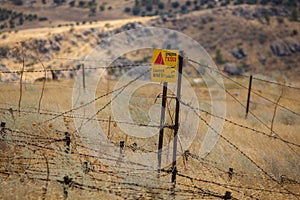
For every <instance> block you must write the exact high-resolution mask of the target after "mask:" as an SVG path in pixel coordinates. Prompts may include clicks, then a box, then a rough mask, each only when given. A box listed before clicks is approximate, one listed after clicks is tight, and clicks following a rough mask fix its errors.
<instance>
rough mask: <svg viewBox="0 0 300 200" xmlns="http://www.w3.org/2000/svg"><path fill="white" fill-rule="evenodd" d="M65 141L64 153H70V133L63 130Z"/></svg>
mask: <svg viewBox="0 0 300 200" xmlns="http://www.w3.org/2000/svg"><path fill="white" fill-rule="evenodd" d="M65 141H66V151H65V152H66V153H67V154H69V153H70V144H71V138H70V133H68V132H65Z"/></svg>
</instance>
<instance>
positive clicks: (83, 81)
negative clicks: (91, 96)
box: [81, 64, 85, 89]
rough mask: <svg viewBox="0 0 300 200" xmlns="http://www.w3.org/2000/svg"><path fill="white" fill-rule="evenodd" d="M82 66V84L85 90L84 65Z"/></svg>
mask: <svg viewBox="0 0 300 200" xmlns="http://www.w3.org/2000/svg"><path fill="white" fill-rule="evenodd" d="M81 66H82V84H83V88H84V89H85V72H84V64H82V65H81Z"/></svg>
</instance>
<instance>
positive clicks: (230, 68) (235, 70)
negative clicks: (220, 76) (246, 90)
mask: <svg viewBox="0 0 300 200" xmlns="http://www.w3.org/2000/svg"><path fill="white" fill-rule="evenodd" d="M224 72H226V73H227V74H229V75H231V76H240V75H242V74H243V70H242V69H241V68H239V67H237V66H236V65H235V64H234V63H226V64H225V66H224Z"/></svg>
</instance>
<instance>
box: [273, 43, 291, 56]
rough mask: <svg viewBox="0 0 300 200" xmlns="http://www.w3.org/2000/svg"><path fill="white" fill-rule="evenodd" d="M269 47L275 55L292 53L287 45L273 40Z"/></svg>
mask: <svg viewBox="0 0 300 200" xmlns="http://www.w3.org/2000/svg"><path fill="white" fill-rule="evenodd" d="M270 48H271V50H272V52H273V53H274V54H275V55H276V56H279V57H280V56H289V55H291V54H292V52H291V50H290V49H289V47H288V45H286V44H285V43H281V42H277V41H275V42H272V44H271V45H270Z"/></svg>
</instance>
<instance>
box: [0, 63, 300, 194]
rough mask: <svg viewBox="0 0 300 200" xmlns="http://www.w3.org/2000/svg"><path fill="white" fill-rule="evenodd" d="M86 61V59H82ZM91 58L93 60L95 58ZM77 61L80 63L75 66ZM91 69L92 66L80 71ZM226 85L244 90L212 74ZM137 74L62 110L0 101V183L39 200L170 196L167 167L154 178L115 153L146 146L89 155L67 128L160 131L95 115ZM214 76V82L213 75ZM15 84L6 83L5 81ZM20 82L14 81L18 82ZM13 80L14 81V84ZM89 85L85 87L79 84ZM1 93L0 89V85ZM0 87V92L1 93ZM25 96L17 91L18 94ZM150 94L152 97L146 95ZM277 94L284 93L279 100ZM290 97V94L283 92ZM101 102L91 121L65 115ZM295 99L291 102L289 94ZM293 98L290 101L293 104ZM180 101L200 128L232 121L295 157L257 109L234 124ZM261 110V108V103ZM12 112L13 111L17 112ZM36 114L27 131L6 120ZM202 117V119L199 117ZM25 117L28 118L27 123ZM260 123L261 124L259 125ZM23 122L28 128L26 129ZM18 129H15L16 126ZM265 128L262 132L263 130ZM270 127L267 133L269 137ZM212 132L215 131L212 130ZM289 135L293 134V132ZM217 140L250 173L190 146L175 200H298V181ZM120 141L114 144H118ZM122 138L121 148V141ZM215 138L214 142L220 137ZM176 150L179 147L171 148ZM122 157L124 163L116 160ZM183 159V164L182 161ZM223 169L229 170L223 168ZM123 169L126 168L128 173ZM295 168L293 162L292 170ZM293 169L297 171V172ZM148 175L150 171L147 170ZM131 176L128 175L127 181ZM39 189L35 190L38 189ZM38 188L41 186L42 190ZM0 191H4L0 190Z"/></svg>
mask: <svg viewBox="0 0 300 200" xmlns="http://www.w3.org/2000/svg"><path fill="white" fill-rule="evenodd" d="M57 59H67V60H71V61H73V62H80V63H81V62H83V60H80V59H69V58H57ZM84 61H86V60H84ZM189 61H190V62H193V63H194V64H198V65H201V64H200V63H197V62H195V61H193V60H189ZM91 62H96V61H95V60H93V61H91ZM141 65H142V66H145V67H149V63H146V64H143V63H138V64H130V65H118V66H110V67H104V66H103V67H102V66H101V67H97V69H100V68H101V69H104V70H109V69H112V68H122V69H131V68H133V67H139V66H141ZM81 66H82V65H81ZM201 66H203V67H204V68H208V69H209V70H213V69H212V68H210V67H209V66H205V65H201ZM85 69H86V70H88V69H91V70H93V69H96V68H85ZM79 70H81V69H80V68H72V69H69V68H65V69H64V68H61V69H44V70H30V71H26V70H14V71H5V72H2V71H1V72H0V73H5V74H18V75H22V74H23V73H44V72H45V71H47V72H51V71H79ZM218 73H220V74H221V76H222V77H224V78H225V79H226V80H228V81H229V82H231V83H234V84H236V85H237V86H238V88H241V89H243V90H245V89H248V88H247V87H245V86H243V85H242V84H240V83H239V82H238V81H237V80H234V79H233V78H231V77H229V76H227V75H225V74H224V73H222V72H218ZM143 75H144V74H140V75H139V76H137V77H136V78H132V79H131V81H129V82H128V83H126V84H124V85H123V86H122V87H120V88H117V89H114V90H110V91H106V90H103V89H100V90H99V92H101V94H100V95H99V96H96V97H95V98H94V99H92V100H90V101H89V102H87V103H85V104H83V105H81V106H79V107H76V108H73V109H68V110H65V111H57V110H51V109H48V108H47V109H45V108H44V107H41V108H40V106H38V107H34V106H31V107H30V106H29V107H28V106H26V107H23V106H19V105H18V104H13V103H9V102H3V103H0V105H1V106H0V112H1V114H0V115H1V116H2V117H1V118H2V119H1V132H0V133H1V135H0V136H1V138H0V143H1V150H2V152H0V160H1V162H0V163H1V167H0V174H1V175H0V177H1V181H2V182H6V183H9V182H12V181H16V179H17V180H19V181H20V182H21V183H26V184H33V183H34V184H33V185H34V186H32V189H31V192H32V193H33V194H35V195H37V196H40V197H41V198H43V199H47V198H49V196H50V194H51V193H54V194H55V195H58V196H59V197H61V198H63V199H68V198H72V195H73V197H74V195H75V196H76V195H89V196H95V197H96V196H97V195H98V193H99V192H100V193H101V195H107V197H111V196H114V197H120V198H138V197H148V198H151V197H152V198H158V199H161V198H166V197H169V196H170V195H171V192H170V188H171V184H170V181H169V177H170V175H171V171H170V169H168V168H164V169H163V170H162V175H161V178H160V179H159V180H157V178H156V177H155V172H156V169H153V168H152V167H150V166H147V165H144V164H143V163H135V162H126V161H122V155H121V154H122V151H124V150H126V151H132V152H140V153H142V152H155V151H154V150H153V149H151V148H149V147H147V146H146V147H145V146H139V145H138V144H137V143H132V144H129V143H126V141H121V140H120V141H117V140H118V139H119V138H117V139H116V140H114V141H113V142H114V144H115V146H120V156H119V157H114V156H112V155H101V154H99V153H100V152H99V153H98V154H97V156H95V154H91V153H90V152H91V151H94V152H96V153H97V151H98V150H96V149H92V148H91V147H87V146H86V145H83V144H82V142H81V141H80V137H79V135H78V133H77V131H76V130H75V129H74V128H73V127H72V125H71V121H69V120H70V119H76V118H78V119H84V120H96V121H98V122H99V123H105V124H109V123H113V124H116V125H117V124H121V123H123V124H130V125H132V126H136V127H139V126H144V127H152V128H157V129H159V128H160V125H159V124H157V125H149V124H147V123H133V122H129V121H118V120H114V119H108V118H101V117H100V118H99V116H98V114H99V113H101V112H103V111H104V110H105V109H107V107H108V106H109V105H110V104H111V103H112V101H114V99H113V98H111V99H109V100H107V99H105V98H106V97H110V96H111V95H112V94H117V95H116V96H115V98H118V96H119V95H126V94H123V93H122V92H123V91H124V89H125V88H127V87H128V86H130V85H131V84H133V83H134V82H135V81H137V80H138V79H139V78H140V77H142V76H143ZM243 78H249V76H243ZM254 80H255V81H258V82H262V83H265V84H270V85H276V86H280V87H285V88H287V89H289V90H294V92H295V93H297V92H299V90H300V88H298V87H296V86H292V85H286V84H283V83H277V82H273V81H268V80H264V79H260V78H255V77H254ZM214 81H215V80H214ZM12 83H14V82H8V83H7V84H8V85H10V84H12ZM17 83H20V81H17ZM14 84H15V83H14ZM23 84H26V85H29V86H30V85H32V84H33V83H23ZM48 87H52V88H53V90H55V89H56V88H62V89H73V87H70V86H69V85H64V84H61V83H55V82H49V83H48V82H47V83H46V84H45V88H48ZM85 89H87V90H88V89H89V88H85ZM221 89H224V90H225V92H226V94H227V95H229V96H230V97H231V98H232V99H233V101H234V102H235V103H236V104H237V105H239V106H241V107H242V108H245V106H244V104H243V102H241V101H240V100H239V99H238V98H237V97H236V96H235V95H234V94H233V93H232V92H230V89H226V87H225V88H221ZM1 90H2V88H1ZM14 91H15V92H17V91H19V89H10V90H9V91H8V90H6V89H5V88H4V89H3V93H2V94H4V96H5V95H8V94H9V93H8V92H14ZM1 92H2V91H1ZM251 92H252V93H253V94H255V95H256V96H257V97H259V98H262V99H263V100H265V101H267V102H268V103H271V104H272V105H274V106H275V105H278V107H280V108H281V109H283V110H285V111H286V112H288V113H291V114H292V115H293V116H294V117H295V118H297V119H299V116H300V114H299V111H298V110H294V109H292V108H290V107H288V106H286V105H284V104H282V103H281V104H279V103H278V102H275V101H274V100H273V99H270V98H269V97H267V96H264V95H263V94H264V93H263V94H261V93H258V92H257V91H254V90H253V91H251ZM23 95H24V94H23ZM138 98H141V99H142V98H149V96H138ZM150 98H157V96H155V97H150ZM283 98H284V97H283ZM287 98H292V97H287ZM102 100H103V101H104V102H105V101H107V102H106V103H104V105H102V106H101V107H100V108H98V109H97V113H95V116H97V119H94V118H87V117H85V116H74V115H72V112H73V111H74V109H75V110H76V109H80V108H83V107H85V106H87V105H89V104H91V103H94V102H96V101H102ZM295 100H297V99H295ZM295 102H297V101H295ZM180 103H181V104H182V105H183V106H185V107H187V108H188V109H190V110H192V111H193V112H194V113H195V114H196V115H197V116H198V117H199V119H200V120H201V122H202V123H203V124H204V125H205V126H206V128H207V129H212V130H213V131H214V129H213V127H211V125H210V124H209V122H208V119H209V118H210V117H216V118H221V119H223V120H224V121H225V125H232V126H234V127H236V128H237V129H238V130H240V131H248V132H251V133H252V134H257V135H260V136H262V137H263V140H264V141H265V142H268V141H271V142H274V141H276V142H278V143H282V144H283V145H286V147H288V149H290V150H291V151H292V154H293V155H295V156H296V157H297V159H298V160H297V162H299V148H300V144H299V143H298V141H291V140H289V139H286V138H284V137H283V136H282V134H281V133H280V132H278V131H274V130H271V129H270V127H269V126H268V125H267V123H266V122H264V121H263V120H262V119H261V118H260V117H259V116H258V115H257V114H255V113H253V112H252V111H250V114H251V116H253V118H254V119H256V120H257V121H258V123H259V125H260V126H257V127H255V128H254V127H253V126H252V125H251V124H249V121H248V120H247V119H244V120H243V122H239V121H235V120H233V119H231V118H229V117H220V116H215V115H213V114H211V113H210V112H209V110H205V109H202V108H194V107H193V106H191V105H190V104H189V103H187V102H184V101H181V102H180ZM262 109H263V108H262ZM16 113H20V116H17V115H16ZM34 114H36V115H37V116H39V117H40V119H41V121H38V122H36V123H32V124H31V126H30V128H28V126H25V127H22V126H21V127H18V125H16V124H14V123H12V122H10V121H11V119H10V118H13V121H16V118H18V119H17V121H18V120H20V118H22V117H23V118H25V119H23V120H25V123H30V122H26V115H34ZM202 114H204V116H203V115H202ZM58 120H60V121H63V122H64V127H60V129H54V128H53V126H54V125H53V124H52V123H55V122H56V121H58ZM29 121H30V120H29ZM261 126H262V127H264V128H261ZM26 127H27V128H26ZM20 128H21V129H20ZM165 128H170V125H166V126H165ZM265 130H267V131H265ZM270 131H271V134H270ZM217 134H219V133H217ZM292 134H295V133H292ZM219 135H220V137H221V140H222V142H224V143H225V144H227V145H229V146H230V147H231V148H232V152H236V153H238V154H240V157H241V158H243V159H244V160H245V161H244V162H246V163H249V164H250V165H252V167H253V168H254V172H255V173H251V172H250V171H249V170H247V169H243V168H242V169H236V168H234V169H233V168H232V167H230V166H228V165H224V164H223V163H222V162H220V161H218V160H210V158H209V156H208V157H207V158H200V157H199V156H198V155H197V153H196V152H193V150H187V151H185V152H184V154H183V160H184V163H185V165H186V167H187V168H189V170H191V171H192V172H190V171H189V170H186V169H184V167H183V163H180V164H179V165H180V167H179V170H178V173H177V175H178V177H179V178H178V180H177V187H176V193H175V194H176V196H175V198H176V197H178V198H196V199H197V198H198V199H262V198H265V197H274V198H275V197H276V198H278V199H299V198H300V193H299V192H298V191H299V187H300V185H299V182H300V181H299V180H298V179H297V178H294V177H293V178H290V177H289V176H286V175H285V174H282V175H281V176H280V179H278V178H277V177H275V176H274V175H273V174H272V171H270V170H269V169H268V168H267V167H266V166H265V165H263V164H262V163H261V162H260V161H257V157H254V158H253V157H252V155H249V152H248V151H245V150H243V148H242V147H241V146H239V144H235V142H234V141H232V140H231V139H230V138H228V135H224V134H223V133H222V134H219ZM119 142H120V143H119ZM121 142H123V143H122V145H121ZM220 143H221V142H220ZM178 153H182V152H178ZM108 160H109V161H113V162H116V165H118V168H117V170H116V169H115V168H114V169H111V168H110V166H109V165H107V164H105V163H106V161H108ZM122 162H123V165H122V164H121V163H122ZM182 162H183V161H182ZM227 169H228V170H227ZM128 170H129V171H128ZM295 170H297V167H295ZM292 173H295V174H297V173H299V172H297V171H295V172H292ZM149 174H154V175H153V176H152V175H149ZM128 177H130V178H128ZM41 186H42V187H41ZM41 188H42V189H41ZM2 192H4V191H2Z"/></svg>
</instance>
